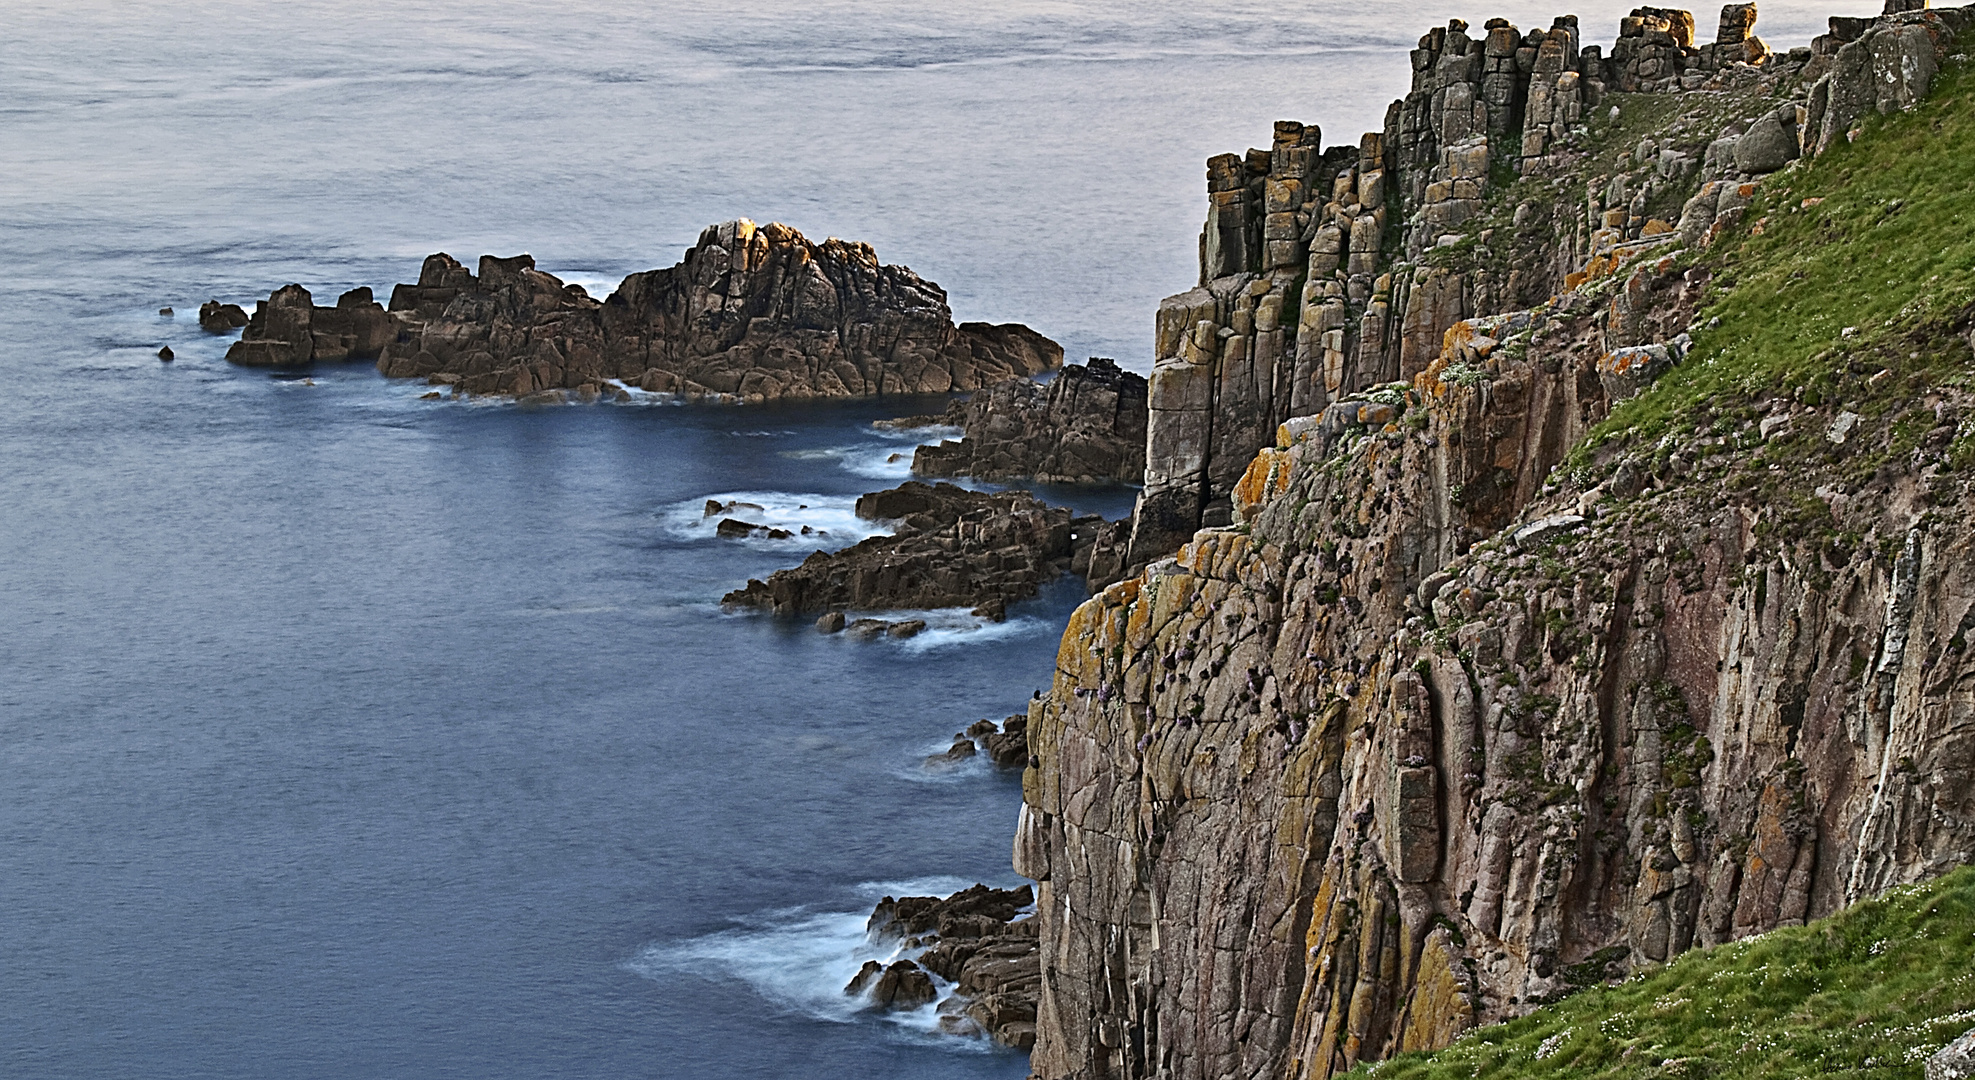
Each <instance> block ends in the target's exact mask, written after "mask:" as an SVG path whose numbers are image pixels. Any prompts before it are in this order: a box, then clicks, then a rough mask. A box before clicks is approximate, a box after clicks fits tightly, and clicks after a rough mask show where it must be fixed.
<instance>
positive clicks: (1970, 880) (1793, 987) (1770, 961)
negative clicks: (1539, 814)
mask: <svg viewBox="0 0 1975 1080" xmlns="http://www.w3.org/2000/svg"><path fill="white" fill-rule="evenodd" d="M1971 1027H1975V867H1963V868H1962V869H1960V870H1957V871H1955V872H1954V873H1952V874H1949V875H1948V876H1947V877H1944V878H1941V879H1939V880H1937V881H1935V882H1933V883H1931V884H1928V885H1923V886H1912V887H1908V888H1902V889H1895V890H1893V891H1891V892H1889V893H1887V894H1886V895H1884V896H1882V897H1880V898H1878V899H1876V900H1868V901H1865V902H1864V903H1860V904H1857V905H1855V906H1853V907H1851V908H1849V909H1847V910H1845V911H1843V912H1840V913H1839V914H1837V915H1834V916H1832V917H1831V918H1829V919H1824V920H1821V921H1819V922H1815V923H1812V924H1810V925H1809V926H1804V927H1792V928H1788V929H1783V930H1777V931H1774V932H1771V933H1769V934H1765V935H1763V936H1761V937H1758V938H1751V939H1749V940H1746V941H1739V942H1735V943H1733V944H1729V945H1723V946H1720V947H1717V948H1714V949H1706V950H1696V951H1694V952H1690V953H1688V954H1686V955H1685V956H1683V957H1681V958H1680V959H1678V960H1675V961H1674V962H1673V963H1671V964H1668V965H1667V966H1665V967H1663V968H1660V969H1658V970H1657V971H1653V972H1650V973H1642V974H1639V975H1635V976H1634V977H1632V978H1631V979H1628V980H1626V981H1625V982H1622V983H1618V984H1615V985H1611V986H1602V987H1596V988H1593V989H1590V990H1586V991H1584V992H1583V993H1580V994H1577V995H1576V996H1573V997H1570V998H1567V999H1565V1000H1563V1001H1561V1002H1558V1003H1557V1004H1555V1005H1550V1006H1547V1007H1545V1008H1542V1009H1539V1010H1537V1011H1536V1012H1534V1013H1531V1014H1530V1015H1528V1016H1526V1017H1523V1018H1522V1019H1520V1020H1515V1021H1512V1022H1510V1023H1507V1024H1499V1025H1496V1026H1493V1027H1486V1028H1478V1029H1476V1030H1474V1031H1471V1032H1469V1033H1468V1034H1467V1035H1466V1036H1464V1037H1463V1038H1462V1039H1461V1040H1460V1041H1458V1042H1456V1043H1455V1044H1454V1045H1453V1046H1451V1047H1449V1048H1447V1049H1445V1050H1441V1051H1438V1052H1435V1053H1431V1054H1409V1055H1405V1056H1402V1057H1399V1058H1395V1059H1393V1060H1392V1061H1389V1062H1385V1063H1383V1064H1373V1065H1366V1066H1362V1067H1360V1068H1359V1069H1357V1070H1356V1071H1355V1072H1353V1073H1352V1074H1351V1075H1353V1076H1368V1075H1376V1076H1378V1077H1380V1078H1381V1080H1392V1078H1405V1080H1452V1078H1455V1077H1459V1078H1462V1080H1467V1078H1470V1077H1489V1078H1495V1080H1518V1078H1522V1077H1613V1078H1616V1077H1675V1076H1686V1077H1709V1078H1727V1077H1749V1078H1757V1077H1762V1078H1771V1077H1806V1076H1844V1077H1861V1078H1863V1077H1884V1078H1887V1080H1892V1078H1896V1077H1898V1078H1917V1077H1919V1076H1920V1075H1921V1073H1922V1063H1923V1062H1924V1061H1925V1060H1926V1058H1927V1057H1928V1055H1930V1054H1932V1053H1933V1052H1934V1051H1936V1050H1938V1049H1940V1048H1941V1047H1942V1046H1944V1045H1945V1044H1947V1043H1948V1042H1949V1041H1950V1040H1952V1039H1954V1038H1955V1037H1957V1036H1959V1035H1960V1034H1961V1033H1962V1032H1964V1031H1967V1030H1968V1029H1970V1028H1971Z"/></svg>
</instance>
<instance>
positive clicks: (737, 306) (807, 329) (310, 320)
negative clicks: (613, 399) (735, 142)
mask: <svg viewBox="0 0 1975 1080" xmlns="http://www.w3.org/2000/svg"><path fill="white" fill-rule="evenodd" d="M230 308H231V309H232V310H238V309H237V308H233V306H232V305H219V304H218V303H217V301H215V302H214V303H213V304H209V305H207V307H206V309H202V310H201V314H200V320H201V325H202V326H205V327H206V328H207V329H209V330H214V331H215V332H224V331H225V330H226V329H228V328H230V324H231V312H230V311H229V310H228V309H230ZM216 328H217V329H216ZM227 358H228V359H229V360H231V361H233V362H234V363H238V364H243V365H248V366H257V367H296V366H302V365H306V364H310V363H328V362H335V361H340V360H350V359H363V360H375V361H376V362H377V367H378V370H379V371H380V372H382V373H383V374H385V375H386V376H389V377H391V378H420V379H424V380H426V381H427V382H429V383H431V384H433V385H435V386H439V387H444V388H448V390H449V392H451V393H455V394H474V395H505V396H510V397H515V398H531V397H532V398H535V399H537V400H544V401H546V400H556V401H561V400H597V399H599V398H600V397H602V396H604V395H606V394H616V393H618V392H621V391H622V390H623V389H624V388H627V387H631V388H637V389H640V390H645V391H650V392H654V393H666V394H672V395H676V396H678V397H681V398H685V399H688V400H700V401H712V402H725V403H736V404H760V403H764V402H769V401H793V400H807V399H825V398H852V397H886V396H898V395H911V394H945V393H964V392H969V391H974V390H978V389H981V388H983V387H987V386H990V385H993V384H995V383H997V382H1001V381H1003V380H1007V379H1012V378H1027V377H1031V376H1035V375H1039V374H1042V373H1044V372H1047V371H1050V370H1053V369H1055V368H1056V367H1058V366H1060V365H1061V364H1062V361H1063V350H1062V348H1061V347H1059V346H1058V345H1057V344H1056V343H1055V342H1053V341H1050V340H1049V339H1048V338H1045V337H1043V336H1042V335H1041V334H1038V333H1036V332H1035V331H1033V330H1030V329H1029V328H1028V327H1025V326H1019V325H1014V324H1003V325H992V324H987V323H963V324H960V325H957V326H956V325H955V324H954V322H953V319H952V313H951V311H950V309H949V308H948V307H947V303H946V293H945V292H944V291H943V290H941V289H940V287H939V286H937V285H935V284H933V283H931V282H929V281H926V280H924V279H923V278H920V277H919V276H918V275H917V274H914V273H913V272H912V271H911V270H908V269H906V268H905V267H902V266H888V265H884V264H881V263H880V262H879V261H878V257H877V254H876V253H875V252H874V251H872V249H871V247H870V246H869V245H868V244H858V243H850V242H846V241H842V240H837V239H834V238H833V239H829V240H826V241H824V242H823V243H821V244H817V243H813V242H811V241H809V240H808V239H806V238H804V237H803V235H802V234H801V233H799V232H797V231H796V230H794V229H792V228H789V227H788V226H786V225H781V224H774V223H771V224H768V225H764V226H759V227H757V226H756V225H755V224H754V223H753V222H751V221H748V220H746V219H740V220H736V221H730V222H727V223H725V224H722V225H715V226H711V227H709V228H708V229H706V231H705V232H703V233H702V234H701V235H700V238H699V241H698V243H696V244H695V245H694V246H693V247H692V249H690V250H689V251H687V252H686V256H685V258H684V259H683V260H681V261H680V263H679V264H678V265H676V266H673V267H671V268H668V269H664V270H651V271H646V272H643V273H638V274H633V275H631V276H630V277H627V278H625V279H624V281H623V283H622V284H620V285H619V286H618V288H617V289H616V291H614V292H612V293H611V294H610V296H608V297H606V298H604V299H602V300H597V299H595V298H593V297H591V296H590V295H589V294H588V293H587V292H586V291H585V290H584V289H583V288H582V286H580V285H570V284H566V283H564V282H563V281H561V280H560V279H558V278H556V277H555V276H553V275H550V274H546V273H543V272H541V271H539V270H537V269H535V261H534V259H532V258H531V257H529V256H527V255H518V256H514V257H512V258H497V257H495V256H491V255H488V256H483V257H482V258H481V260H480V263H479V272H478V273H477V274H476V273H475V272H473V271H471V270H468V269H467V268H466V267H465V266H463V265H461V264H460V263H459V261H458V260H456V259H454V258H452V257H451V256H450V255H446V254H443V253H441V254H436V255H432V256H430V257H428V258H427V259H426V260H425V263H424V265H423V266H422V267H421V268H420V270H419V277H418V281H417V282H416V283H411V284H401V285H398V286H396V287H395V288H394V289H392V291H391V300H390V305H389V309H388V311H387V310H386V309H385V308H384V307H383V306H380V305H378V304H376V303H375V302H374V301H373V300H372V299H371V294H370V290H369V289H358V290H354V291H353V292H351V293H348V294H345V295H344V296H343V297H342V298H341V299H339V300H338V302H337V305H336V307H334V308H324V307H317V306H315V305H314V304H313V301H312V298H311V297H310V296H309V294H308V291H307V290H306V289H303V288H302V287H301V286H299V285H289V286H286V287H284V288H282V289H279V290H277V291H276V292H275V293H274V294H273V295H272V296H270V297H269V298H268V299H267V300H265V301H262V302H261V303H260V304H259V305H257V307H256V311H255V313H254V314H253V315H252V316H250V317H249V319H248V321H247V323H246V325H245V330H244V331H243V333H242V335H241V339H240V341H239V342H237V343H235V345H234V347H233V348H232V349H231V350H230V351H229V352H228V354H227Z"/></svg>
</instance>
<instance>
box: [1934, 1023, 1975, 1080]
mask: <svg viewBox="0 0 1975 1080" xmlns="http://www.w3.org/2000/svg"><path fill="white" fill-rule="evenodd" d="M1970 1077H1975V1030H1971V1031H1969V1032H1968V1033H1966V1034H1964V1035H1963V1036H1962V1037H1961V1038H1959V1039H1956V1040H1955V1041H1953V1042H1951V1043H1949V1044H1947V1045H1946V1046H1944V1047H1942V1048H1941V1049H1940V1050H1938V1051H1936V1052H1935V1054H1934V1055H1933V1056H1932V1057H1930V1058H1928V1059H1927V1080H1969V1078H1970Z"/></svg>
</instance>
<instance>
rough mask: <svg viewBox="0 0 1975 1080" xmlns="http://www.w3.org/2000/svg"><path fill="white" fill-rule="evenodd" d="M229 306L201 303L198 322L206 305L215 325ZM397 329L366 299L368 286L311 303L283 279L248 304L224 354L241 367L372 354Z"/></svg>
mask: <svg viewBox="0 0 1975 1080" xmlns="http://www.w3.org/2000/svg"><path fill="white" fill-rule="evenodd" d="M232 306H233V305H230V304H227V305H220V306H218V307H217V308H215V307H214V305H213V304H207V305H206V307H204V308H201V309H200V311H199V324H200V325H201V326H206V324H207V315H208V312H207V308H213V309H214V310H213V312H212V316H213V321H214V323H215V324H216V325H217V324H218V323H220V322H223V321H224V322H230V321H231V319H230V316H231V312H228V311H227V310H226V309H227V308H229V307H232ZM234 310H238V309H237V308H235V309H234ZM207 329H209V330H210V329H212V327H210V326H207ZM397 335H398V324H397V322H396V321H395V320H394V319H392V318H391V316H390V315H389V314H388V313H387V312H385V310H384V308H383V306H382V305H380V304H378V303H377V302H376V301H375V300H373V299H371V295H370V290H369V289H368V288H356V289H351V290H350V291H349V292H346V293H344V294H343V295H342V296H339V297H337V298H336V306H335V307H317V306H316V304H315V300H314V298H313V297H312V296H310V295H309V291H308V290H307V289H304V288H302V287H301V286H300V285H287V286H283V287H282V288H279V289H276V290H275V291H274V294H273V295H272V296H269V297H268V298H267V299H266V300H263V301H261V302H260V303H258V304H256V305H254V313H253V315H251V316H249V317H248V319H247V325H246V328H245V329H244V330H242V331H241V333H240V340H238V341H236V342H234V343H233V345H232V347H230V348H228V349H227V350H226V359H227V360H228V361H229V362H231V363H235V364H240V365H243V366H246V367H299V366H301V365H304V364H312V363H317V362H321V363H335V362H337V361H341V360H353V359H354V360H373V359H376V358H377V356H378V355H379V354H380V353H381V352H383V350H384V347H385V346H386V345H388V344H389V343H390V342H391V341H393V340H394V339H396V337H397Z"/></svg>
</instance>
